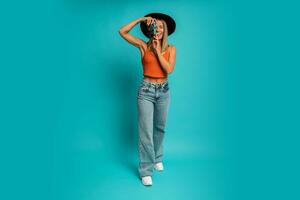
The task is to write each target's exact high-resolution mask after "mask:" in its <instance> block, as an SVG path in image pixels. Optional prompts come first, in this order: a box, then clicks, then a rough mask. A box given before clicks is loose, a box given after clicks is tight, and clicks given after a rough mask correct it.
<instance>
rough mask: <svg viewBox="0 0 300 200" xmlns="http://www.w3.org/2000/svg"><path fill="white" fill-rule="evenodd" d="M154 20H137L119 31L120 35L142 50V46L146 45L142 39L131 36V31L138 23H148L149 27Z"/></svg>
mask: <svg viewBox="0 0 300 200" xmlns="http://www.w3.org/2000/svg"><path fill="white" fill-rule="evenodd" d="M153 20H154V19H153V18H152V17H140V18H138V19H136V20H133V21H131V22H129V23H128V24H126V25H124V26H123V27H122V28H120V29H119V33H120V35H121V36H122V37H123V38H124V39H125V40H126V41H127V42H129V43H130V44H132V45H134V46H136V47H138V48H141V47H142V46H144V45H146V43H145V42H144V41H143V40H142V39H140V38H137V37H135V36H133V35H131V34H129V31H130V30H131V29H132V28H133V27H134V26H135V25H136V24H138V23H140V22H145V21H146V22H147V25H148V24H150V23H152V21H153Z"/></svg>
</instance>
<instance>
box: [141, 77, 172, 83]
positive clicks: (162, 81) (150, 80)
mask: <svg viewBox="0 0 300 200" xmlns="http://www.w3.org/2000/svg"><path fill="white" fill-rule="evenodd" d="M167 79H168V78H153V77H149V76H145V75H144V80H145V81H148V82H150V83H164V82H166V81H167Z"/></svg>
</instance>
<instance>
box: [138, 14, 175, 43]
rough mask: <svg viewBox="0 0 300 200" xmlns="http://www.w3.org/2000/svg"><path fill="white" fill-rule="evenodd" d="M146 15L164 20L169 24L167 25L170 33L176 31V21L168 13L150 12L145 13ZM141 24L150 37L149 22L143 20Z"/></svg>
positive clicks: (146, 34) (145, 33)
mask: <svg viewBox="0 0 300 200" xmlns="http://www.w3.org/2000/svg"><path fill="white" fill-rule="evenodd" d="M145 17H152V18H155V19H158V20H159V19H162V20H164V21H165V22H166V24H167V27H168V35H171V34H172V33H174V31H175V29H176V22H175V20H174V19H173V18H172V17H170V16H169V15H166V14H163V13H149V14H147V15H145ZM140 26H141V30H142V32H143V33H144V35H145V36H146V37H148V38H149V35H148V30H147V23H146V22H141V23H140Z"/></svg>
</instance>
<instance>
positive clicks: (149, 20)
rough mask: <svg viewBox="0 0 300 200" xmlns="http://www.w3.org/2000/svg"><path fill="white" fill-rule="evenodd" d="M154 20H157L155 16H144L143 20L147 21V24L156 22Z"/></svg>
mask: <svg viewBox="0 0 300 200" xmlns="http://www.w3.org/2000/svg"><path fill="white" fill-rule="evenodd" d="M154 20H155V18H152V17H143V22H145V23H146V24H147V26H149V25H150V24H152V23H154Z"/></svg>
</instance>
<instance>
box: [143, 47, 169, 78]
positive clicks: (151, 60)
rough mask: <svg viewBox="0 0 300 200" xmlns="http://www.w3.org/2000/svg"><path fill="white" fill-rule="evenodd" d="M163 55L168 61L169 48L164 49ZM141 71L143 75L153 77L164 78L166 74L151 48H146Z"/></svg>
mask: <svg viewBox="0 0 300 200" xmlns="http://www.w3.org/2000/svg"><path fill="white" fill-rule="evenodd" d="M163 57H164V58H165V59H166V60H168V61H169V48H167V49H166V51H165V53H164V55H163ZM142 64H143V71H144V75H145V76H150V77H153V78H166V77H167V76H168V74H167V73H166V72H165V71H164V70H163V69H162V67H161V66H160V63H159V60H158V58H157V57H156V55H155V54H154V52H152V51H151V50H148V48H147V50H146V51H145V53H144V56H143V58H142Z"/></svg>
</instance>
